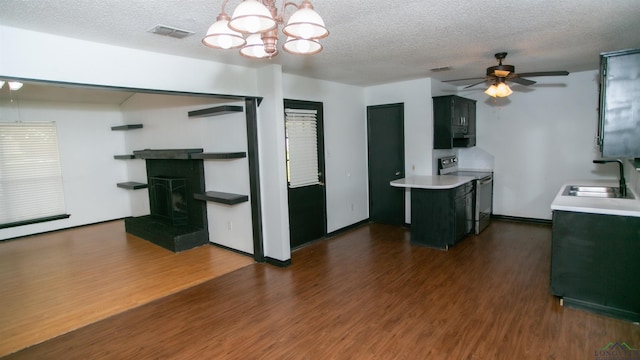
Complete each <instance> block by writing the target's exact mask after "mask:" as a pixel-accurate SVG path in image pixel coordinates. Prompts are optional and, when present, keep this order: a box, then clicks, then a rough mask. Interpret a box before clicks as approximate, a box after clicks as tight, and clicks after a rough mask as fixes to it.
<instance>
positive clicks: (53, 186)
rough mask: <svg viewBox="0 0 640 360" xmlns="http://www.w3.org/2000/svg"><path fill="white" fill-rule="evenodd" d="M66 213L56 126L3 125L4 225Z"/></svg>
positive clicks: (0, 200)
mask: <svg viewBox="0 0 640 360" xmlns="http://www.w3.org/2000/svg"><path fill="white" fill-rule="evenodd" d="M64 213H65V203H64V193H63V187H62V171H61V168H60V156H59V153H58V135H57V132H56V124H55V123H0V224H11V223H19V222H24V221H30V220H36V219H40V218H47V217H51V216H58V215H61V214H64Z"/></svg>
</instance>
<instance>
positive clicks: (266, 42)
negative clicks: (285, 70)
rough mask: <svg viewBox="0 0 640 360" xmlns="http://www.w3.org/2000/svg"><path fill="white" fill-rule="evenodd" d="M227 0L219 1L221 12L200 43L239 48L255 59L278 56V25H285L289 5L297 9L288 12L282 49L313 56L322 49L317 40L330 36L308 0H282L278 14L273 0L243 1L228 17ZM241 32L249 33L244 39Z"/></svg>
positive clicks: (213, 46) (225, 47) (244, 53)
mask: <svg viewBox="0 0 640 360" xmlns="http://www.w3.org/2000/svg"><path fill="white" fill-rule="evenodd" d="M227 1H228V0H224V2H223V3H222V11H221V12H220V14H219V15H218V17H217V18H216V22H215V23H213V25H211V27H209V30H208V31H207V35H205V37H204V38H203V39H202V43H203V44H204V45H206V46H208V47H211V48H214V49H225V50H226V49H234V48H241V49H240V54H241V55H242V56H245V57H249V58H254V59H264V58H272V57H274V56H276V55H278V48H277V44H278V27H279V26H280V25H283V24H285V20H284V11H285V8H286V7H287V6H288V5H291V6H294V7H296V8H297V10H296V11H295V12H294V13H293V14H291V16H290V17H289V20H288V21H287V22H286V25H285V26H284V27H283V28H282V32H283V33H284V34H285V35H286V36H287V40H286V42H285V43H284V45H283V46H282V48H283V49H284V50H285V51H286V52H288V53H291V54H296V55H313V54H317V53H319V52H320V51H322V45H320V42H319V41H318V40H319V39H322V38H325V37H327V36H329V31H328V30H327V28H326V27H325V26H324V21H323V20H322V18H321V17H320V15H318V13H317V12H316V11H315V10H314V9H313V5H311V1H309V0H302V2H301V3H300V5H296V4H295V3H293V2H289V1H287V0H283V3H282V7H281V9H280V13H279V14H278V10H277V7H276V2H275V0H243V1H242V2H241V3H240V5H238V6H237V7H236V9H235V10H234V11H233V16H232V17H229V15H227V13H225V11H224V7H225V5H226V4H227ZM244 34H248V36H247V38H246V39H245V38H244V36H243V35H244Z"/></svg>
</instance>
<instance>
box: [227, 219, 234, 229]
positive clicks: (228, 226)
mask: <svg viewBox="0 0 640 360" xmlns="http://www.w3.org/2000/svg"><path fill="white" fill-rule="evenodd" d="M227 230H229V231H231V230H233V222H232V221H231V220H229V221H227Z"/></svg>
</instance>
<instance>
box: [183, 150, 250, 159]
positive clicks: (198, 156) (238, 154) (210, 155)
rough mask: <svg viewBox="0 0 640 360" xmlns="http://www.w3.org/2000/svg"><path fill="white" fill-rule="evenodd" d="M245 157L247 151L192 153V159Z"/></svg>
mask: <svg viewBox="0 0 640 360" xmlns="http://www.w3.org/2000/svg"><path fill="white" fill-rule="evenodd" d="M245 157H247V153H246V152H228V153H199V154H191V158H192V159H203V160H225V159H241V158H245Z"/></svg>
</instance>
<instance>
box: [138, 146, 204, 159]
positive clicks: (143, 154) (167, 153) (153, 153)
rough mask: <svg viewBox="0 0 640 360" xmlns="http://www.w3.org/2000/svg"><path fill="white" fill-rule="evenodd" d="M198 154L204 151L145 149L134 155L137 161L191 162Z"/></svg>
mask: <svg viewBox="0 0 640 360" xmlns="http://www.w3.org/2000/svg"><path fill="white" fill-rule="evenodd" d="M197 153H202V149H159V150H154V149H144V150H136V151H134V152H133V155H135V157H136V158H137V159H177V160H189V159H192V156H193V155H194V154H197Z"/></svg>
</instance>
